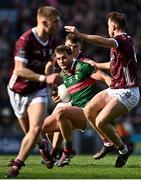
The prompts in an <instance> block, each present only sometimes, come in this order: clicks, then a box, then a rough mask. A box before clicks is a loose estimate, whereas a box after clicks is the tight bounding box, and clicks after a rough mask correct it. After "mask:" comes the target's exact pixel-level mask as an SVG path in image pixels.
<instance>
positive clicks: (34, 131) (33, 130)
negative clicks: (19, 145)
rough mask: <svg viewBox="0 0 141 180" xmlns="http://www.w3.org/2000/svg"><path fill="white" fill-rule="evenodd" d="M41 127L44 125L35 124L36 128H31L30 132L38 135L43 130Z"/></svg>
mask: <svg viewBox="0 0 141 180" xmlns="http://www.w3.org/2000/svg"><path fill="white" fill-rule="evenodd" d="M41 129H42V127H41V126H40V125H37V126H35V127H34V128H31V129H30V131H29V132H30V133H31V134H32V135H33V136H37V135H38V134H39V133H40V132H41Z"/></svg>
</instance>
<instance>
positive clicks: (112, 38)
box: [112, 38, 118, 48]
mask: <svg viewBox="0 0 141 180" xmlns="http://www.w3.org/2000/svg"><path fill="white" fill-rule="evenodd" d="M112 39H113V40H114V41H115V43H116V48H117V47H118V42H117V40H116V39H114V38H112Z"/></svg>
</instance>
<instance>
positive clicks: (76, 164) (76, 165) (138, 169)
mask: <svg viewBox="0 0 141 180" xmlns="http://www.w3.org/2000/svg"><path fill="white" fill-rule="evenodd" d="M12 158H14V156H0V179H3V178H4V172H5V170H6V167H5V166H6V165H7V164H8V163H9V160H11V159H12ZM115 160H116V156H115V155H111V156H106V157H105V158H104V159H101V160H97V161H96V160H94V159H93V158H92V155H76V156H75V157H74V158H73V159H72V161H71V164H70V165H69V166H65V167H64V168H58V167H54V168H53V169H50V170H49V169H47V168H46V167H45V166H43V165H42V164H40V156H36V155H35V156H33V155H32V156H30V157H29V158H28V159H27V161H26V166H25V167H23V168H22V170H21V173H20V175H19V176H18V179H141V157H140V156H135V155H132V156H131V157H130V158H129V160H128V163H127V164H126V166H125V167H123V168H115V167H114V163H115Z"/></svg>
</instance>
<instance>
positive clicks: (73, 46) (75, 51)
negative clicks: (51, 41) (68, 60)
mask: <svg viewBox="0 0 141 180" xmlns="http://www.w3.org/2000/svg"><path fill="white" fill-rule="evenodd" d="M65 45H66V46H68V47H69V48H71V50H72V57H73V58H76V57H77V56H78V55H79V52H80V49H81V45H80V43H79V42H77V43H73V42H72V41H70V40H66V42H65Z"/></svg>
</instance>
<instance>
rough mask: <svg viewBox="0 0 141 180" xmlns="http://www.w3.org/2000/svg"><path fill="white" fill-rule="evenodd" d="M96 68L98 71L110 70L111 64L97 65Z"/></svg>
mask: <svg viewBox="0 0 141 180" xmlns="http://www.w3.org/2000/svg"><path fill="white" fill-rule="evenodd" d="M96 67H97V68H98V69H102V70H109V69H110V62H106V63H96Z"/></svg>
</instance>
